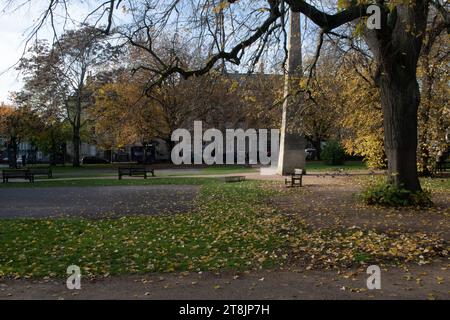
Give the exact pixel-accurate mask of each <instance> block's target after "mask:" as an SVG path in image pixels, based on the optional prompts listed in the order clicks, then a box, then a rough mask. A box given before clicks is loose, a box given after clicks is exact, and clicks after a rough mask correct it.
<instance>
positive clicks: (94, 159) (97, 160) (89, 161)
mask: <svg viewBox="0 0 450 320" xmlns="http://www.w3.org/2000/svg"><path fill="white" fill-rule="evenodd" d="M81 162H82V163H83V164H108V163H109V161H108V160H105V159H102V158H99V157H84V158H83V159H82V160H81Z"/></svg>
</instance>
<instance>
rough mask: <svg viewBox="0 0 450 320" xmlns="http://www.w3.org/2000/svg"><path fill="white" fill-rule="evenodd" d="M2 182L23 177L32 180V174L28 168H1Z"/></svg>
mask: <svg viewBox="0 0 450 320" xmlns="http://www.w3.org/2000/svg"><path fill="white" fill-rule="evenodd" d="M2 176H3V183H8V182H9V179H25V180H29V181H30V182H31V183H33V182H34V175H33V174H32V173H31V172H30V170H2Z"/></svg>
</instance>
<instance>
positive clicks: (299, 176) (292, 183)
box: [284, 169, 305, 187]
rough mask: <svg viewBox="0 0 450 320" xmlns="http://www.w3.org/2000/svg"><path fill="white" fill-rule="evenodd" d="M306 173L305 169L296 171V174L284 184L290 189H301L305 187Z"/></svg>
mask: <svg viewBox="0 0 450 320" xmlns="http://www.w3.org/2000/svg"><path fill="white" fill-rule="evenodd" d="M304 174H305V171H304V170H303V169H295V170H294V173H293V174H292V175H291V176H290V177H289V178H288V179H285V180H284V183H285V185H286V186H288V187H301V186H302V185H303V175H304Z"/></svg>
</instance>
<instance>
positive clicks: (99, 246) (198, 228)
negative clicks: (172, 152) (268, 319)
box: [0, 179, 284, 277]
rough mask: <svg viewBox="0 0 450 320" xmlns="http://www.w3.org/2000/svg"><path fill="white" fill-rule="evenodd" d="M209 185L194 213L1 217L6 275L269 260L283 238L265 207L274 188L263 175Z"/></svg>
mask: <svg viewBox="0 0 450 320" xmlns="http://www.w3.org/2000/svg"><path fill="white" fill-rule="evenodd" d="M197 181H198V183H202V184H203V188H202V191H201V194H200V196H199V199H198V206H199V207H198V210H196V211H195V212H193V213H190V214H179V215H174V216H158V217H148V216H146V217H129V218H122V219H112V220H85V219H70V220H64V219H61V220H60V219H54V220H1V221H0V252H1V253H2V254H1V255H0V275H2V276H29V277H43V276H63V275H65V270H66V268H67V267H68V266H69V265H72V264H75V265H79V266H80V267H82V269H83V272H84V273H85V274H92V275H103V274H121V273H135V272H153V271H161V272H170V271H174V270H215V269H222V268H232V269H242V268H254V267H257V266H262V265H264V266H270V265H272V264H274V262H275V261H276V260H277V259H278V258H277V252H278V250H279V249H280V248H281V247H282V245H283V241H284V239H283V237H282V234H281V233H280V231H281V229H280V226H281V225H282V224H281V223H278V219H279V218H277V217H274V215H273V213H272V212H270V211H267V210H264V209H263V205H262V204H261V203H262V201H263V200H264V199H265V198H266V197H267V196H269V195H270V194H271V193H272V192H271V191H268V190H264V189H262V188H259V187H258V183H257V182H246V183H238V184H225V183H220V182H216V181H214V180H201V179H199V180H197Z"/></svg>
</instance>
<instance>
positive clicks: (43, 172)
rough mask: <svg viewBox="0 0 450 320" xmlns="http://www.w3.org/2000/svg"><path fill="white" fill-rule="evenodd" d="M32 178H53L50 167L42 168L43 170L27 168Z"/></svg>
mask: <svg viewBox="0 0 450 320" xmlns="http://www.w3.org/2000/svg"><path fill="white" fill-rule="evenodd" d="M28 170H30V172H31V173H32V174H33V176H35V177H36V176H46V177H48V178H49V179H52V178H53V171H52V168H51V167H43V168H28Z"/></svg>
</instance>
